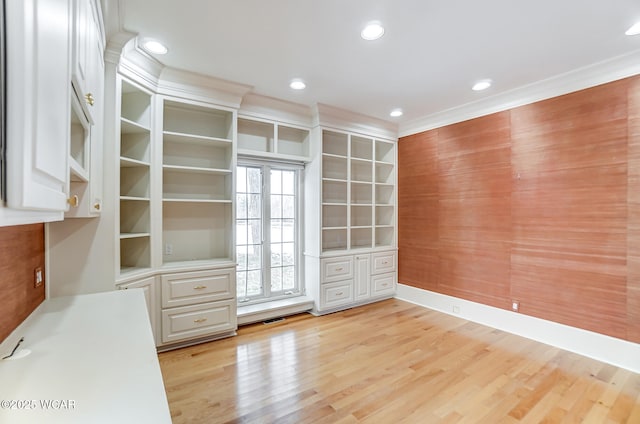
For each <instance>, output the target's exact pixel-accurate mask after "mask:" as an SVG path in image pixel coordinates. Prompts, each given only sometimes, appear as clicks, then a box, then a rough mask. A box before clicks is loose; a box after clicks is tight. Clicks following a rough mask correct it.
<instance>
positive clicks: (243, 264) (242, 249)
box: [236, 246, 247, 270]
mask: <svg viewBox="0 0 640 424" xmlns="http://www.w3.org/2000/svg"><path fill="white" fill-rule="evenodd" d="M236 260H237V261H238V269H239V270H244V269H247V246H236Z"/></svg>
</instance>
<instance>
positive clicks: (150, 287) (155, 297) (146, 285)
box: [118, 277, 160, 345]
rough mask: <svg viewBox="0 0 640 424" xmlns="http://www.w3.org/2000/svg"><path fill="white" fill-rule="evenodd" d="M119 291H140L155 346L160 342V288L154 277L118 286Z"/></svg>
mask: <svg viewBox="0 0 640 424" xmlns="http://www.w3.org/2000/svg"><path fill="white" fill-rule="evenodd" d="M118 288H119V289H120V290H129V289H141V290H142V292H143V293H144V301H145V304H146V306H147V314H148V316H149V323H150V324H151V331H152V332H153V338H154V340H155V342H156V345H157V344H159V342H160V337H159V336H158V335H159V331H160V308H159V307H158V305H159V304H160V302H159V298H160V286H159V285H158V284H157V281H156V277H147V278H143V279H141V280H138V281H134V282H131V283H126V284H120V285H119V286H118Z"/></svg>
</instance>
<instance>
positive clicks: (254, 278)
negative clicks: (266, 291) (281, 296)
mask: <svg viewBox="0 0 640 424" xmlns="http://www.w3.org/2000/svg"><path fill="white" fill-rule="evenodd" d="M260 294H262V271H249V272H247V296H258V295H260Z"/></svg>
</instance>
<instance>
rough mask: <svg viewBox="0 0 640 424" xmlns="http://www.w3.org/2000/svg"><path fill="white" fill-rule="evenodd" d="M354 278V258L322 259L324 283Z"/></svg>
mask: <svg viewBox="0 0 640 424" xmlns="http://www.w3.org/2000/svg"><path fill="white" fill-rule="evenodd" d="M349 278H353V256H346V257H339V258H327V259H322V282H323V283H328V282H331V281H340V280H348V279H349Z"/></svg>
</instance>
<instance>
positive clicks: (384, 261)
mask: <svg viewBox="0 0 640 424" xmlns="http://www.w3.org/2000/svg"><path fill="white" fill-rule="evenodd" d="M371 257H372V261H371V273H372V274H380V273H383V272H390V271H395V270H396V254H395V252H382V253H374V254H372V255H371Z"/></svg>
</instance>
